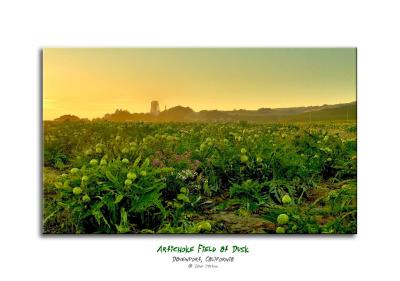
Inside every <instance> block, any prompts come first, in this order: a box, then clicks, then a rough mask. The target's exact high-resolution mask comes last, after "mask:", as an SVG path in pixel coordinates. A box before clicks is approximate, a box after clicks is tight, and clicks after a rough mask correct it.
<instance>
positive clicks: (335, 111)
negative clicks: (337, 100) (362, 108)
mask: <svg viewBox="0 0 400 281" xmlns="http://www.w3.org/2000/svg"><path fill="white" fill-rule="evenodd" d="M356 119H357V104H356V103H350V104H345V105H342V106H334V107H332V106H331V107H326V108H325V109H320V110H310V111H308V112H305V113H301V114H295V115H291V116H288V117H285V118H284V119H283V120H285V121H292V122H302V121H310V120H311V121H336V120H337V121H339V120H356Z"/></svg>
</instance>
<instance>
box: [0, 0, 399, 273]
mask: <svg viewBox="0 0 400 281" xmlns="http://www.w3.org/2000/svg"><path fill="white" fill-rule="evenodd" d="M399 25H400V24H399V17H398V8H397V7H396V2H395V1H380V2H379V3H378V2H376V1H348V0H347V1H343V0H337V1H334V2H326V1H321V0H316V1H309V0H305V1H285V0H283V1H274V2H272V1H271V2H269V1H252V0H248V1H235V0H230V1H226V0H222V1H215V0H214V1H211V0H203V1H188V0H185V1H183V0H182V1H176V0H172V1H162V0H159V1H153V0H149V1H140V2H139V1H110V2H109V3H107V2H105V1H98V0H97V1H76V0H69V1H7V2H5V1H3V2H1V4H0V26H1V38H2V43H1V45H0V48H1V52H0V77H1V78H2V79H1V80H0V94H1V99H2V102H1V110H0V114H1V116H0V117H1V119H0V120H1V124H2V128H1V137H0V140H1V144H0V151H1V153H0V155H1V158H0V165H1V166H0V171H2V173H1V174H2V176H1V181H0V185H1V197H0V198H1V202H0V215H1V221H0V222H1V224H0V225H1V232H0V233H1V240H0V241H1V242H0V243H1V244H0V258H1V260H0V265H1V270H0V279H1V280H36V279H38V280H43V281H44V280H55V279H56V280H84V279H86V280H122V279H124V280H129V279H131V280H137V279H138V278H139V277H140V278H151V279H156V278H163V279H167V280H168V279H174V280H180V279H187V278H190V279H195V280H196V279H201V280H206V279H208V278H212V280H215V279H217V278H226V279H242V280H243V279H246V278H247V279H248V278H257V279H258V278H260V279H263V280H268V279H270V280H273V279H279V280H321V279H323V280H358V279H361V280H362V279H365V278H368V279H373V280H374V279H381V280H396V277H397V278H398V277H399V273H398V271H397V268H396V266H397V265H398V258H397V257H396V255H395V254H396V253H398V252H399V250H400V247H399V242H398V239H397V236H398V233H399V230H400V229H399V223H398V219H397V217H396V215H397V214H398V212H399V211H398V207H397V206H398V198H399V195H400V194H399V190H400V186H399V179H398V174H399V172H398V171H399V164H398V159H399V148H398V147H399V146H398V143H400V140H399V134H398V128H399V125H398V123H397V122H396V120H398V112H399V110H398V108H399V103H398V95H399V93H400V91H399V84H398V73H399V71H398V66H399V63H400V61H399V43H398V40H397V39H396V38H397V37H398V36H396V34H398V30H397V29H396V26H399ZM56 46H60V47H61V46H62V47H67V46H71V47H75V46H87V47H90V46H113V47H115V46H127V47H129V46H171V47H175V46H198V47H200V46H254V47H255V46H259V47H265V46H267V47H290V46H297V47H300V46H305V47H312V46H314V47H321V46H326V47H335V46H340V47H358V106H359V110H358V117H359V119H358V120H359V127H358V128H359V131H358V140H359V142H358V152H359V153H358V160H359V166H358V167H359V170H358V178H359V180H358V188H359V189H358V190H359V192H358V203H359V209H358V210H359V216H358V217H359V220H358V225H359V228H358V232H359V234H358V235H356V236H340V237H338V236H326V237H315V236H306V237H276V236H274V237H267V236H265V237H260V236H257V237H253V236H252V237H235V236H232V237H215V236H206V237H201V238H197V237H194V238H193V237H187V236H182V237H179V238H178V237H175V236H174V237H162V238H149V237H135V236H132V237H123V238H120V237H110V238H108V237H95V238H82V237H79V238H76V237H72V236H71V237H59V236H57V237H51V238H43V237H42V236H40V235H39V233H40V218H39V211H38V210H39V208H40V177H39V171H40V166H39V164H40V163H39V159H40V158H39V155H40V151H39V148H40V141H39V140H40V119H41V114H40V109H41V101H40V93H39V85H40V83H39V77H40V67H39V50H40V48H42V47H56ZM162 242H163V243H166V242H168V243H175V244H193V243H213V244H217V245H219V244H223V243H240V244H247V245H248V246H249V248H250V250H251V251H252V253H251V254H250V255H248V256H242V257H238V261H237V262H236V263H234V264H232V265H223V266H221V267H220V268H219V269H215V270H201V271H199V270H198V271H194V269H191V270H189V269H187V268H185V267H183V266H181V265H171V263H170V262H169V260H168V259H167V258H166V256H160V255H156V254H155V253H154V252H155V249H156V248H157V246H158V245H159V244H160V243H162Z"/></svg>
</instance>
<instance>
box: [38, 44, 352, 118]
mask: <svg viewBox="0 0 400 281" xmlns="http://www.w3.org/2000/svg"><path fill="white" fill-rule="evenodd" d="M152 100H158V101H159V103H160V108H161V109H164V106H167V108H169V107H172V106H176V105H182V106H189V107H191V108H193V109H194V110H196V111H199V110H202V109H220V110H232V109H241V108H243V109H258V108H260V107H271V108H274V107H290V106H302V105H322V104H335V103H342V102H350V101H355V100H356V49H354V48H340V49H338V48H335V49H327V48H323V49H321V48H305V49H285V48H280V49H273V48H256V49H255V48H233V49H229V48H217V49H215V48H214V49H213V48H206V49H196V48H189V49H188V48H185V49H179V48H172V49H159V48H150V49H139V48H122V49H118V48H115V49H113V48H110V49H98V48H46V49H44V50H43V115H44V119H45V120H51V119H54V118H57V117H59V116H61V115H63V114H74V115H77V116H79V117H81V118H93V117H102V116H104V114H105V113H112V112H114V111H115V110H116V109H117V108H118V109H127V110H129V111H130V112H148V111H149V110H150V102H151V101H152Z"/></svg>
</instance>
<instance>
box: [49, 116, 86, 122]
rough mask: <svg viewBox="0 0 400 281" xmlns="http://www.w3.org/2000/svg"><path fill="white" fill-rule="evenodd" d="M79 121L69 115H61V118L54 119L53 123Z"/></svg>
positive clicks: (76, 117) (77, 118)
mask: <svg viewBox="0 0 400 281" xmlns="http://www.w3.org/2000/svg"><path fill="white" fill-rule="evenodd" d="M80 120H81V119H80V118H79V117H78V116H75V115H71V114H67V115H62V116H60V117H58V118H56V119H54V121H57V122H72V121H80Z"/></svg>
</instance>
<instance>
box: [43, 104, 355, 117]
mask: <svg viewBox="0 0 400 281" xmlns="http://www.w3.org/2000/svg"><path fill="white" fill-rule="evenodd" d="M356 102H357V99H356V100H354V101H350V102H339V103H334V104H327V103H324V104H321V105H298V106H288V107H259V108H257V109H245V108H239V109H236V108H234V109H230V110H229V109H228V110H221V109H201V110H198V111H196V110H194V109H193V108H192V107H190V106H183V105H175V106H172V107H169V108H168V109H167V110H169V109H171V108H175V107H183V108H190V109H192V110H193V111H194V112H200V111H222V112H223V111H240V110H247V111H257V110H260V109H263V108H266V109H289V108H302V107H318V106H330V105H340V104H350V103H356ZM117 110H123V111H128V112H129V113H130V114H150V112H149V111H147V112H131V111H129V110H128V109H122V108H117V109H115V111H114V112H111V113H104V114H103V116H101V117H92V118H88V117H79V116H78V115H76V114H73V113H65V114H61V115H60V116H58V117H56V118H53V119H43V121H53V120H54V119H57V118H59V117H61V116H65V115H73V116H76V117H78V118H79V119H89V120H93V119H98V118H104V116H105V115H106V114H113V113H115V112H116V111H117ZM164 111H165V110H163V111H161V110H160V111H159V112H160V113H161V112H164ZM42 113H43V111H42ZM42 116H43V114H42Z"/></svg>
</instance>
